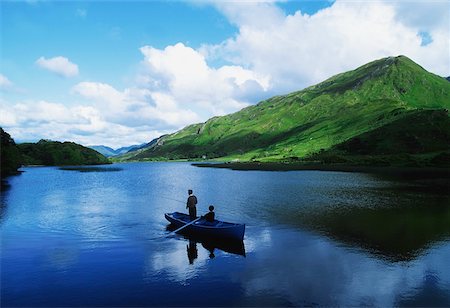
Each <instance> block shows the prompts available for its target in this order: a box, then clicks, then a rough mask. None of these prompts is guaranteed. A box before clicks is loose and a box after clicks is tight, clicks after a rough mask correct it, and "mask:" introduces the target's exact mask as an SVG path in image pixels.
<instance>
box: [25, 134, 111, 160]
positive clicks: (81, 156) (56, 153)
mask: <svg viewBox="0 0 450 308" xmlns="http://www.w3.org/2000/svg"><path fill="white" fill-rule="evenodd" d="M18 148H19V149H20V151H21V152H22V156H23V164H24V165H46V166H62V165H99V164H109V163H110V161H109V160H108V159H107V158H106V157H105V156H103V155H102V154H100V153H98V152H96V151H94V150H92V149H89V148H86V147H84V146H82V145H79V144H76V143H74V142H58V141H50V140H40V141H39V142H37V143H22V144H19V145H18Z"/></svg>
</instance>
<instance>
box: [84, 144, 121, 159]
mask: <svg viewBox="0 0 450 308" xmlns="http://www.w3.org/2000/svg"><path fill="white" fill-rule="evenodd" d="M88 148H90V149H93V150H95V151H97V152H99V153H100V154H102V155H103V156H106V157H110V156H113V155H117V153H116V150H114V149H113V148H110V147H107V146H105V145H90V146H88Z"/></svg>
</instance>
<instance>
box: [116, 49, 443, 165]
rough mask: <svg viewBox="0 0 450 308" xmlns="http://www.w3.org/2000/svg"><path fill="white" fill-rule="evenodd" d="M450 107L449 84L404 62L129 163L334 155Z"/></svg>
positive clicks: (220, 123)
mask: <svg viewBox="0 0 450 308" xmlns="http://www.w3.org/2000/svg"><path fill="white" fill-rule="evenodd" d="M443 108H447V109H448V108H450V83H449V82H448V81H446V80H445V79H444V78H442V77H439V76H436V75H433V74H431V73H429V72H427V71H425V70H424V69H423V68H422V67H420V66H419V65H417V64H415V63H414V62H413V61H411V60H410V59H408V58H406V57H403V56H400V57H396V58H392V57H390V58H385V59H381V60H377V61H373V62H371V63H368V64H366V65H364V66H362V67H360V68H358V69H356V70H354V71H350V72H346V73H343V74H339V75H336V76H334V77H332V78H330V79H328V80H326V81H324V82H322V83H320V84H318V85H316V86H312V87H309V88H307V89H304V90H302V91H299V92H294V93H291V94H288V95H283V96H276V97H273V98H270V99H268V100H266V101H263V102H261V103H259V104H257V105H255V106H251V107H247V108H244V109H243V110H241V111H239V112H236V113H234V114H230V115H227V116H223V117H215V118H212V119H210V120H208V121H207V122H205V123H200V124H194V125H190V126H188V127H186V128H184V129H182V130H180V131H178V132H176V133H174V134H171V135H167V136H165V137H163V138H161V140H160V142H159V143H158V144H159V145H158V146H153V147H151V148H148V149H146V150H141V151H139V152H138V153H135V154H131V153H129V155H127V156H126V157H124V158H126V159H149V158H166V159H167V158H169V159H181V158H199V157H202V156H203V155H206V156H207V157H208V158H215V157H221V158H226V159H233V158H239V159H241V160H258V161H277V160H285V159H289V158H298V157H300V158H301V157H305V156H308V155H311V154H313V153H316V152H318V151H320V150H322V149H325V150H327V149H330V148H332V147H333V146H335V145H337V144H340V143H343V142H345V141H347V140H349V139H351V138H353V137H355V136H358V135H361V134H364V133H366V132H368V131H372V130H374V129H377V128H380V127H382V126H384V125H386V124H388V123H392V122H394V121H396V120H398V119H401V118H403V117H404V116H405V114H408V112H411V111H412V110H416V109H443Z"/></svg>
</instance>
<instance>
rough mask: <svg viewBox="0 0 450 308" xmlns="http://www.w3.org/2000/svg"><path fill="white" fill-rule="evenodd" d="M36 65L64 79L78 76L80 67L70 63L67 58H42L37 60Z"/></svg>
mask: <svg viewBox="0 0 450 308" xmlns="http://www.w3.org/2000/svg"><path fill="white" fill-rule="evenodd" d="M36 64H37V65H38V66H39V67H41V68H43V69H46V70H48V71H50V72H53V73H56V74H57V75H59V76H63V77H74V76H76V75H78V65H76V64H75V63H72V62H70V61H69V59H67V58H65V57H61V56H59V57H54V58H49V59H46V58H44V57H40V58H39V59H37V60H36Z"/></svg>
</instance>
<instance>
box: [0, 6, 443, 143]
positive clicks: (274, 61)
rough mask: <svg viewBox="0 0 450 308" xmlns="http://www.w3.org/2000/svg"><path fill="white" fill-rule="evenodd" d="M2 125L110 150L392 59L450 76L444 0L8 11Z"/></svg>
mask: <svg viewBox="0 0 450 308" xmlns="http://www.w3.org/2000/svg"><path fill="white" fill-rule="evenodd" d="M0 17H1V21H0V26H1V33H0V34H1V37H0V39H1V41H0V91H1V92H0V95H1V96H0V126H1V127H3V129H4V130H5V131H7V132H8V133H9V134H10V135H11V136H12V137H13V138H14V139H15V141H16V142H18V143H21V142H36V141H38V140H40V139H51V140H57V141H74V142H77V143H80V144H83V145H86V146H87V145H106V146H110V147H113V148H118V147H121V146H129V145H134V144H141V143H146V142H149V141H150V140H152V139H153V138H156V137H159V136H161V135H163V134H166V133H172V132H175V131H176V130H178V129H181V128H183V127H185V126H187V125H189V124H193V123H199V122H204V121H206V120H207V119H209V118H211V117H213V116H220V115H225V114H229V113H232V112H236V111H238V110H240V109H242V108H244V107H246V106H249V105H253V104H256V103H258V102H260V101H261V100H264V99H267V98H270V97H272V96H274V95H279V94H286V93H289V92H292V91H298V90H301V89H303V88H305V87H308V86H310V85H313V84H316V83H318V82H321V81H323V80H325V79H326V78H329V77H331V76H333V75H335V74H338V73H341V72H344V71H348V70H352V69H355V68H357V67H358V66H360V65H363V64H365V63H367V62H370V61H373V60H376V59H380V58H383V57H387V56H397V55H405V56H407V57H409V58H411V59H412V60H413V61H415V62H417V63H418V64H420V65H421V66H422V67H424V68H425V69H427V70H428V71H430V72H432V73H434V74H437V75H440V76H450V0H423V1H418V0H416V1H406V0H404V1H402V0H398V1H386V0H366V1H356V0H345V1H344V0H336V1H328V0H325V1H321V0H303V1H281V2H278V1H250V0H248V1H245V2H244V1H145V0H141V1H127V2H125V1H118V0H116V1H107V0H104V1H100V0H97V1H58V2H56V1H39V0H30V1H1V2H0Z"/></svg>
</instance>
